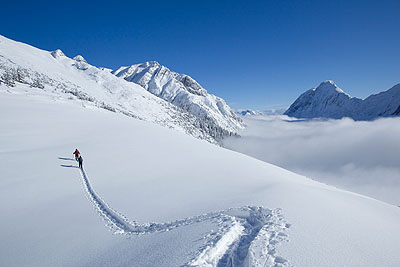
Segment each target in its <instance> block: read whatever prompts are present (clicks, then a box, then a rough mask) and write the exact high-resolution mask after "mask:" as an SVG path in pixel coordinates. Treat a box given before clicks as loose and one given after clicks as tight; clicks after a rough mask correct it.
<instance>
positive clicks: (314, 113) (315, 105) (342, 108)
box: [284, 81, 400, 120]
mask: <svg viewBox="0 0 400 267" xmlns="http://www.w3.org/2000/svg"><path fill="white" fill-rule="evenodd" d="M284 114H285V115H288V116H291V117H297V118H332V119H340V118H343V117H350V118H352V119H355V120H372V119H376V118H378V117H389V116H398V115H400V84H397V85H395V86H393V87H392V88H391V89H389V90H387V91H385V92H381V93H379V94H376V95H371V96H369V97H367V98H366V99H364V100H361V99H359V98H355V97H351V96H350V95H348V94H346V93H345V92H344V91H343V90H342V89H340V88H338V87H337V86H336V84H335V83H333V82H332V81H325V82H323V83H321V84H320V85H319V86H318V87H317V88H314V89H310V90H308V91H306V92H305V93H303V94H302V95H300V96H299V97H298V98H297V99H296V101H295V102H294V103H293V104H292V105H291V106H290V107H289V109H288V110H287V111H286V112H285V113H284Z"/></svg>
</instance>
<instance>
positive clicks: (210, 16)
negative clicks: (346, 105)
mask: <svg viewBox="0 0 400 267" xmlns="http://www.w3.org/2000/svg"><path fill="white" fill-rule="evenodd" d="M0 13H1V15H0V34H2V35H5V36H6V37H8V38H11V39H14V40H18V41H22V42H26V43H28V44H31V45H33V46H36V47H39V48H42V49H46V50H54V49H57V48H60V49H61V50H63V51H64V53H66V54H67V56H69V57H73V56H75V55H77V54H81V55H83V56H84V57H85V58H86V60H87V61H88V62H89V63H90V64H92V65H96V66H104V67H109V68H117V67H119V66H121V65H130V64H134V63H139V62H143V61H148V60H156V61H159V62H160V63H161V64H163V65H165V66H167V67H169V68H170V69H172V70H174V71H177V72H181V73H186V74H189V75H191V76H192V77H193V78H195V79H196V80H198V81H199V82H200V84H202V85H203V86H204V87H205V88H206V89H207V90H208V91H209V92H211V93H213V94H216V95H218V96H221V97H223V98H224V99H226V100H227V102H228V103H229V104H230V105H231V106H232V107H233V108H255V109H265V108H269V107H272V106H277V107H279V106H288V105H289V104H290V103H291V102H292V101H293V100H294V99H295V98H296V97H297V96H298V95H299V94H300V93H302V92H303V91H305V90H307V89H309V88H311V87H314V86H317V85H318V84H319V83H320V82H321V81H323V80H327V79H331V80H334V81H335V82H336V83H337V84H338V85H339V86H340V87H341V88H342V89H344V90H345V91H346V92H348V93H350V94H351V95H353V96H357V97H362V98H363V97H366V96H367V95H369V94H371V93H376V92H379V91H383V90H386V89H389V88H390V87H391V86H393V85H394V84H396V83H399V82H400V1H399V0H395V1H384V0H381V1H368V0H365V1H351V0H348V1H308V0H299V1H284V0H274V1H267V0H264V1H263V0H258V1H234V0H231V1H190V0H186V1H143V0H142V1H126V2H120V1H105V2H103V1H93V2H89V1H64V2H63V3H61V2H56V1H26V2H24V1H3V3H2V4H1V10H0Z"/></svg>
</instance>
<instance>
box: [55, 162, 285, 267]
mask: <svg viewBox="0 0 400 267" xmlns="http://www.w3.org/2000/svg"><path fill="white" fill-rule="evenodd" d="M60 159H64V158H60ZM64 166H65V167H72V166H67V165H64ZM80 174H81V177H82V183H83V186H84V189H85V191H86V193H87V196H88V198H89V200H90V201H91V203H92V205H93V207H94V208H95V210H96V211H97V213H98V214H99V215H100V217H101V218H102V219H103V220H104V221H105V222H106V225H107V227H108V228H109V229H110V230H111V231H112V232H113V233H115V234H121V235H125V236H127V237H134V236H137V235H143V234H152V233H157V232H166V231H170V230H173V229H176V228H179V227H183V226H187V225H191V224H195V223H201V222H205V221H208V222H212V223H214V224H216V225H217V226H218V230H217V231H216V232H210V233H209V234H207V235H206V236H205V237H204V245H203V247H201V249H200V250H199V251H198V252H197V254H198V255H197V256H196V257H195V258H194V259H192V260H191V261H190V262H188V263H186V264H184V265H183V266H199V267H206V266H219V267H224V266H291V265H290V263H289V262H288V261H287V260H286V259H284V258H282V257H280V256H278V255H277V252H276V248H277V246H278V245H279V243H280V242H283V241H288V239H287V234H286V231H287V229H288V228H289V227H290V224H287V223H286V222H285V220H284V218H283V216H282V215H281V210H280V209H275V210H269V209H266V208H264V207H256V206H244V207H239V208H229V209H226V210H222V211H216V212H210V213H206V214H202V215H197V216H192V217H187V218H184V219H180V220H176V221H172V222H165V223H153V222H151V223H139V222H136V221H130V220H128V219H127V218H126V217H125V216H124V215H122V214H121V213H119V212H118V211H116V210H114V209H112V208H111V207H110V206H108V204H107V203H106V202H105V201H104V200H103V199H102V198H101V197H100V196H99V195H98V194H97V193H96V192H95V191H94V189H93V187H92V185H91V184H90V181H89V179H88V176H87V175H86V172H85V171H84V170H83V169H80Z"/></svg>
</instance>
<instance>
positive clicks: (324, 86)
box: [313, 80, 351, 97]
mask: <svg viewBox="0 0 400 267" xmlns="http://www.w3.org/2000/svg"><path fill="white" fill-rule="evenodd" d="M313 90H314V91H329V92H332V91H333V90H334V91H336V92H337V93H341V94H345V95H347V96H349V97H351V96H350V95H349V94H347V93H345V92H344V91H343V90H342V89H340V88H339V87H338V86H337V85H336V84H335V82H334V81H332V80H326V81H324V82H322V83H321V84H320V85H318V87H317V88H313Z"/></svg>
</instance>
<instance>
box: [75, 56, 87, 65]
mask: <svg viewBox="0 0 400 267" xmlns="http://www.w3.org/2000/svg"><path fill="white" fill-rule="evenodd" d="M73 60H75V61H78V62H85V63H87V61H86V60H85V59H84V58H83V57H82V56H81V55H77V56H75V57H74V58H73Z"/></svg>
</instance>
